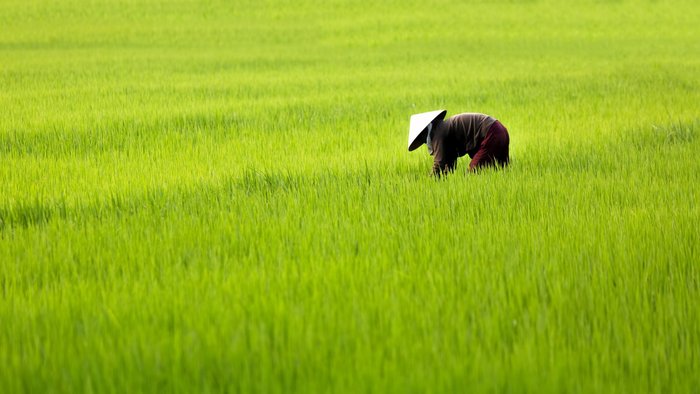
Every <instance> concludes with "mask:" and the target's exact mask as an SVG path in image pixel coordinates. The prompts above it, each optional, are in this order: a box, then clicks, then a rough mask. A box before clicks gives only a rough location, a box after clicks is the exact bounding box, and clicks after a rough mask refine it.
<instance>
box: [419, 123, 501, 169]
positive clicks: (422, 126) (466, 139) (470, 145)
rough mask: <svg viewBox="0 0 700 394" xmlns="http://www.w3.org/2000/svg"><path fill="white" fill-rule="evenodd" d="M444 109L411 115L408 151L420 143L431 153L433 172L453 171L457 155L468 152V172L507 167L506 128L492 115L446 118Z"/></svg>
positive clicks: (460, 155)
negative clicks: (489, 167) (491, 167)
mask: <svg viewBox="0 0 700 394" xmlns="http://www.w3.org/2000/svg"><path fill="white" fill-rule="evenodd" d="M446 114H447V111H446V110H438V111H431V112H424V113H420V114H415V115H412V116H411V124H410V128H409V134H408V150H409V151H413V150H415V149H417V148H418V147H420V146H421V145H423V144H426V145H427V146H428V153H430V155H431V156H433V158H434V161H433V175H435V176H438V177H439V176H440V175H442V174H447V173H449V172H452V171H454V169H455V166H456V164H457V158H458V157H462V156H464V155H469V157H470V158H471V162H469V171H475V170H476V169H478V168H482V167H485V166H500V167H504V166H507V165H508V163H509V161H510V158H509V156H508V145H509V144H510V137H509V136H508V130H507V129H506V128H505V126H503V125H502V124H501V122H499V121H498V120H496V119H495V118H493V117H491V116H489V115H486V114H480V113H473V112H469V113H462V114H459V115H454V116H451V117H449V118H447V119H445V115H446Z"/></svg>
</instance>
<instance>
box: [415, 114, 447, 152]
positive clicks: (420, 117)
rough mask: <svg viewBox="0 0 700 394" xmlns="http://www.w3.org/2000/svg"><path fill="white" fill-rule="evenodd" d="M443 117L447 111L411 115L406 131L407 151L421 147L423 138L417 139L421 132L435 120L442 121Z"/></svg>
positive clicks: (423, 141)
mask: <svg viewBox="0 0 700 394" xmlns="http://www.w3.org/2000/svg"><path fill="white" fill-rule="evenodd" d="M445 115H447V111H446V110H444V109H440V110H437V111H430V112H423V113H422V114H415V115H411V125H410V127H409V129H408V150H409V151H412V150H415V149H417V148H418V147H419V146H421V145H423V144H424V143H425V138H418V137H420V135H421V133H422V132H423V130H425V128H426V127H428V125H429V124H430V123H432V122H434V121H435V120H438V121H440V120H443V119H444V118H445Z"/></svg>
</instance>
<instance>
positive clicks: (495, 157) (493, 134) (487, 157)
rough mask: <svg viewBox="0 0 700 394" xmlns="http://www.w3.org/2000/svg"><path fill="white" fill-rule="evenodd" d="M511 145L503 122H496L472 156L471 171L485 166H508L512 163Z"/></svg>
mask: <svg viewBox="0 0 700 394" xmlns="http://www.w3.org/2000/svg"><path fill="white" fill-rule="evenodd" d="M509 144H510V136H509V135H508V130H507V129H506V128H505V126H503V125H502V124H501V122H499V121H496V122H495V123H494V124H493V125H492V126H491V128H489V131H488V132H486V137H484V140H483V141H481V145H480V146H479V149H478V150H477V151H476V153H475V154H474V156H472V161H471V162H470V163H469V171H473V170H474V169H476V168H480V167H485V166H494V165H498V166H501V167H504V166H507V165H508V163H509V162H510V158H509V157H508V145H509Z"/></svg>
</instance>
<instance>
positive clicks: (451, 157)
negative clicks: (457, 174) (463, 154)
mask: <svg viewBox="0 0 700 394" xmlns="http://www.w3.org/2000/svg"><path fill="white" fill-rule="evenodd" d="M433 156H434V157H435V159H434V160H433V175H434V176H436V177H438V178H439V177H440V175H442V174H447V173H450V172H452V171H453V170H454V169H455V165H456V164H457V152H453V151H452V150H451V149H447V148H446V147H445V146H443V144H435V147H434V152H433Z"/></svg>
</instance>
